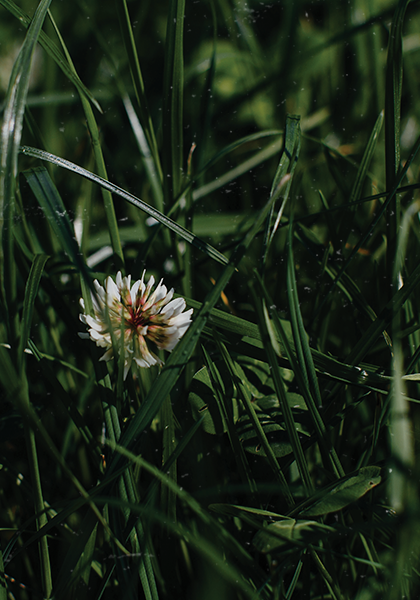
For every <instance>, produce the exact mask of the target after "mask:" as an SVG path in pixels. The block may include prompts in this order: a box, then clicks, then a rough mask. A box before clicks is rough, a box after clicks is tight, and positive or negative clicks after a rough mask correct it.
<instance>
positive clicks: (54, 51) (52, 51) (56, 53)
mask: <svg viewBox="0 0 420 600" xmlns="http://www.w3.org/2000/svg"><path fill="white" fill-rule="evenodd" d="M0 4H2V5H3V6H4V7H5V8H6V9H7V10H8V11H9V12H10V13H11V14H12V15H13V16H14V17H16V18H17V19H18V20H19V22H20V23H21V24H22V25H23V26H24V27H26V28H28V27H29V26H30V24H31V22H32V19H31V18H30V17H29V16H28V15H27V14H26V13H25V12H24V11H23V10H22V9H21V8H20V7H19V6H18V5H17V4H16V3H15V2H13V0H0ZM39 43H40V45H41V46H42V47H43V48H44V50H45V51H46V52H48V54H49V55H50V56H51V57H52V58H53V59H54V60H55V62H56V63H57V65H58V66H59V67H60V69H61V70H62V71H63V73H64V74H65V75H66V77H68V78H69V79H70V81H71V82H72V83H73V84H74V85H75V87H76V88H77V89H78V90H79V91H80V92H81V93H82V94H84V95H85V96H86V97H87V98H89V100H90V102H92V104H93V105H94V106H95V107H96V108H97V109H98V110H99V111H100V112H102V110H101V107H100V105H99V103H98V101H97V100H96V99H95V98H94V97H93V95H92V94H91V92H90V91H89V90H88V89H87V87H86V86H85V85H84V84H83V83H82V82H81V81H80V79H79V78H78V76H77V75H76V74H75V73H74V72H73V71H72V70H71V69H70V68H69V65H68V63H67V61H66V60H65V58H64V56H63V55H62V54H61V52H60V50H59V49H58V47H57V45H56V44H55V43H54V42H53V41H52V40H51V38H50V37H48V35H47V34H46V33H45V32H44V31H41V32H40V34H39Z"/></svg>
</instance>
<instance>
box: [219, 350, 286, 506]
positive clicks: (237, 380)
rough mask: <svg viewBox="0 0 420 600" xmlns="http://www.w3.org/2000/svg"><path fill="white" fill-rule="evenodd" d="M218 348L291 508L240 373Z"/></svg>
mask: <svg viewBox="0 0 420 600" xmlns="http://www.w3.org/2000/svg"><path fill="white" fill-rule="evenodd" d="M218 347H219V351H220V354H221V355H222V358H223V360H224V361H225V363H226V366H227V368H228V370H229V374H230V376H231V379H232V381H233V383H234V385H235V388H236V389H237V391H238V395H239V398H240V399H241V400H242V404H243V406H244V408H245V411H246V412H247V414H248V417H249V420H250V422H251V424H252V427H253V428H254V431H255V433H256V435H257V438H258V441H259V443H260V444H261V446H262V447H263V448H264V451H265V455H266V457H267V462H268V464H269V465H270V467H271V469H272V471H273V473H274V475H275V476H276V478H277V479H278V481H279V483H280V485H281V488H282V492H283V495H284V497H285V500H286V502H287V505H288V507H289V508H291V507H292V506H294V504H295V501H294V499H293V496H292V493H291V491H290V489H289V486H288V484H287V480H286V477H285V476H284V474H283V471H282V469H281V467H280V465H279V463H278V461H277V458H276V455H275V454H274V452H273V449H272V447H271V446H270V443H269V441H268V439H267V436H266V434H265V431H264V429H263V427H262V425H261V423H260V421H259V419H258V416H257V414H256V412H255V408H254V407H253V405H252V401H251V395H250V392H249V390H247V389H246V387H245V385H244V383H243V381H242V379H241V376H240V373H239V372H238V370H237V368H236V365H235V364H234V362H233V360H232V358H231V357H230V355H229V353H228V351H227V350H226V346H225V345H224V344H218Z"/></svg>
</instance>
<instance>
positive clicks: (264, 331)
mask: <svg viewBox="0 0 420 600" xmlns="http://www.w3.org/2000/svg"><path fill="white" fill-rule="evenodd" d="M251 292H252V295H253V300H254V306H255V307H256V313H257V318H258V324H259V328H260V332H261V338H262V341H263V344H264V349H265V351H266V353H267V358H268V362H269V365H270V368H271V375H272V377H273V382H274V386H275V390H276V394H277V398H278V400H279V403H280V407H281V410H282V413H283V417H284V422H285V425H286V431H287V433H288V435H289V439H290V444H291V446H292V448H293V455H294V457H295V459H296V463H297V466H298V469H299V473H300V476H301V478H302V481H303V484H304V486H305V492H306V494H308V495H309V494H310V493H311V491H312V489H313V484H312V480H311V477H310V475H309V468H308V463H307V461H306V458H305V455H304V453H303V449H302V445H301V443H300V440H299V436H298V433H297V430H296V423H295V420H294V418H293V413H292V409H291V408H290V405H289V402H288V400H287V397H286V390H285V388H284V382H283V379H282V376H281V373H280V368H279V365H278V362H277V355H276V352H275V349H274V346H273V340H272V337H271V336H270V335H269V329H268V326H270V329H272V328H273V326H272V324H271V323H270V322H269V316H268V311H267V308H266V305H265V302H261V300H260V299H259V298H258V297H257V294H256V291H255V288H254V286H253V285H252V284H251Z"/></svg>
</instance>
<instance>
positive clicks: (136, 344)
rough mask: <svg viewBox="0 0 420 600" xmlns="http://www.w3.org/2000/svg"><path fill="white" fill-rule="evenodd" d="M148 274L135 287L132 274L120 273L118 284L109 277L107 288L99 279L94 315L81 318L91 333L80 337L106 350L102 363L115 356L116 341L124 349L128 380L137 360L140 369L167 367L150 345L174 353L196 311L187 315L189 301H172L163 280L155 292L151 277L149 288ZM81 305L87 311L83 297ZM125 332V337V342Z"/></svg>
mask: <svg viewBox="0 0 420 600" xmlns="http://www.w3.org/2000/svg"><path fill="white" fill-rule="evenodd" d="M145 273H146V271H144V272H143V275H142V278H141V279H140V280H138V281H136V282H135V283H134V284H133V285H132V286H131V287H130V285H131V275H127V277H124V278H123V277H122V275H121V272H120V271H118V273H117V277H116V280H115V282H114V280H113V279H112V277H107V278H106V280H105V282H104V287H102V286H101V285H100V284H99V283H98V281H97V280H95V281H94V282H93V284H94V286H95V289H96V294H97V295H96V296H95V295H93V294H92V301H93V311H94V316H93V317H92V316H90V315H88V314H81V315H80V320H81V321H82V323H84V324H85V325H87V326H88V327H89V333H88V334H87V333H79V335H80V337H83V338H89V337H90V339H91V340H92V341H94V342H96V345H97V346H100V347H101V348H106V352H105V354H104V355H103V356H102V357H101V358H100V360H111V358H113V357H114V348H113V345H112V338H114V343H115V346H116V348H117V351H118V352H119V351H120V350H119V349H120V348H123V350H124V379H125V378H126V377H127V373H128V371H129V370H130V367H131V364H132V362H133V360H134V362H135V363H136V364H137V365H138V366H139V367H151V366H153V365H156V364H163V363H162V361H161V360H160V359H159V358H158V357H157V356H156V355H155V354H154V353H153V352H152V350H151V349H150V348H149V343H150V342H151V343H152V344H153V345H155V346H156V347H157V348H161V349H163V350H168V352H171V351H172V350H173V349H174V348H175V346H176V344H177V343H178V341H179V340H180V339H181V338H182V336H183V335H184V333H185V332H186V331H187V329H188V327H189V326H190V324H191V315H192V312H193V309H192V308H191V309H190V310H187V311H186V312H183V311H184V309H185V306H186V303H185V300H184V299H183V298H176V299H175V300H172V297H173V294H174V290H173V289H171V290H170V291H169V292H168V290H167V289H166V286H164V285H163V283H162V282H163V279H162V280H161V282H160V283H159V285H158V286H157V287H156V289H155V291H154V292H152V293H151V291H152V288H153V286H154V284H155V279H154V277H153V276H152V277H150V279H149V281H148V283H147V285H145V283H144V276H145ZM80 305H81V307H82V309H83V311H84V310H85V305H84V302H83V298H81V299H80ZM111 332H112V334H111ZM121 333H123V335H124V341H123V342H121Z"/></svg>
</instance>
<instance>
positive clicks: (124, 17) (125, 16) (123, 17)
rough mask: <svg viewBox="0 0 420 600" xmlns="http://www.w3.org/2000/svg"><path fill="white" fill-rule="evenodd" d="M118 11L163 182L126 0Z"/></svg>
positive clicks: (142, 115) (118, 4)
mask: <svg viewBox="0 0 420 600" xmlns="http://www.w3.org/2000/svg"><path fill="white" fill-rule="evenodd" d="M116 7H117V11H118V17H119V21H120V26H121V31H122V36H123V40H124V46H125V50H126V52H127V57H128V63H129V65H130V72H131V77H132V80H133V85H134V90H135V93H136V97H137V102H138V105H139V116H140V124H141V127H142V129H143V131H144V135H145V136H146V140H147V145H148V147H149V149H150V152H151V154H152V157H153V163H154V170H155V173H156V176H157V177H158V178H159V181H158V182H157V184H158V183H160V184H161V182H162V168H161V166H160V158H159V153H158V147H157V143H156V136H155V132H154V128H153V122H152V118H151V115H150V111H149V107H148V103H147V98H146V91H145V89H144V82H143V75H142V72H141V67H140V60H139V56H138V53H137V48H136V45H135V41H134V34H133V29H132V26H131V20H130V15H129V12H128V7H127V2H126V0H118V1H117V2H116ZM157 208H158V209H159V210H162V206H160V205H157Z"/></svg>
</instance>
